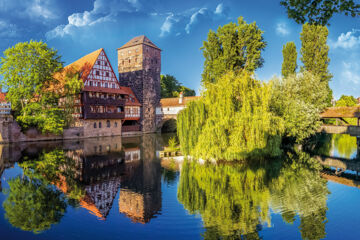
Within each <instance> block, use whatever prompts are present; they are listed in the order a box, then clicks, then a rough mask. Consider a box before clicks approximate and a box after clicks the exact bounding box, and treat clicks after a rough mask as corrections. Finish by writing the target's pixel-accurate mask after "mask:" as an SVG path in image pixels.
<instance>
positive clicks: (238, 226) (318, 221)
mask: <svg viewBox="0 0 360 240" xmlns="http://www.w3.org/2000/svg"><path fill="white" fill-rule="evenodd" d="M320 168H321V166H320V165H319V163H318V162H316V160H314V159H312V158H310V156H309V154H307V153H304V152H297V151H295V152H294V151H293V152H292V153H287V154H286V157H285V159H284V160H283V161H270V160H269V162H268V163H267V164H258V165H255V166H253V165H248V164H242V165H235V164H234V165H222V164H218V165H213V164H206V165H201V164H199V163H196V162H187V161H185V162H184V163H183V166H182V170H181V175H180V183H179V188H178V199H179V201H180V202H181V203H182V204H183V205H184V207H185V208H186V209H187V210H188V211H189V212H190V213H192V214H194V213H199V214H201V216H202V219H203V222H204V227H205V228H206V231H205V233H204V235H203V236H204V238H205V239H259V238H260V236H259V234H258V231H260V230H261V227H262V224H264V223H268V224H270V217H269V208H270V206H271V208H272V209H273V210H274V212H275V213H281V215H282V218H283V220H284V221H285V222H287V223H293V222H294V221H295V219H296V216H299V218H300V232H301V235H302V237H303V239H320V238H324V237H325V234H326V233H325V224H326V222H327V220H326V211H327V206H326V201H327V196H328V194H329V191H328V189H327V185H326V180H324V179H322V178H321V176H320V174H319V171H320ZM270 204H271V205H270Z"/></svg>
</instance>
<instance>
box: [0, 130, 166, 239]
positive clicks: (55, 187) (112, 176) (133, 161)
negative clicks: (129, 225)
mask: <svg viewBox="0 0 360 240" xmlns="http://www.w3.org/2000/svg"><path fill="white" fill-rule="evenodd" d="M159 144H160V146H161V145H162V144H163V143H162V142H161V138H160V140H159V137H156V136H154V135H146V136H143V137H133V138H123V139H121V138H116V137H114V138H102V139H87V140H85V141H77V142H64V143H61V142H50V143H41V144H22V145H18V146H16V149H14V146H10V145H8V146H4V149H1V150H2V151H1V152H2V153H3V154H4V156H3V157H2V158H1V161H2V162H1V164H0V171H1V172H0V173H1V174H2V172H3V171H4V169H6V168H7V167H10V166H13V163H14V162H16V161H18V162H19V166H20V167H21V169H22V174H21V175H19V176H17V177H15V178H12V179H10V180H8V181H7V182H8V185H9V188H8V189H6V190H5V191H4V192H5V194H6V195H7V198H6V200H5V201H4V203H3V208H4V210H5V217H6V219H8V221H9V222H10V223H11V224H12V225H13V226H14V227H17V228H20V229H22V230H26V231H33V232H34V233H38V232H41V231H44V230H46V229H49V228H50V227H51V225H52V224H55V223H58V222H59V221H60V219H61V218H62V216H63V215H64V213H65V212H66V206H67V205H70V206H73V207H82V208H85V209H87V210H88V211H89V213H91V214H93V215H95V216H97V217H98V219H99V220H105V219H106V218H107V216H108V214H109V212H110V210H111V209H112V207H113V204H114V202H115V201H114V200H115V197H116V196H117V194H118V193H119V199H118V205H119V212H120V214H124V215H126V216H127V217H128V218H130V219H131V220H132V221H133V222H140V223H147V222H149V221H150V219H151V218H153V217H155V215H156V214H158V213H159V211H160V210H161V202H162V201H161V172H162V171H161V165H160V161H159V160H158V159H157V158H156V148H157V147H159ZM14 152H17V153H18V154H15V155H14V154H13V153H14ZM11 154H13V156H10V155H11ZM10 162H11V163H12V164H9V163H10ZM24 213H25V214H24Z"/></svg>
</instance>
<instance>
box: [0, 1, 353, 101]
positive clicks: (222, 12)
mask: <svg viewBox="0 0 360 240" xmlns="http://www.w3.org/2000/svg"><path fill="white" fill-rule="evenodd" d="M279 1H280V0H252V1H247V0H223V1H221V0H206V1H205V0H197V1H195V0H193V1H191V0H182V1H173V0H86V1H85V0H76V1H75V0H72V1H69V0H26V1H21V0H0V40H1V41H0V51H1V52H3V51H4V50H5V49H6V48H8V47H10V46H12V45H14V44H16V43H17V42H21V41H29V40H30V39H34V40H43V41H45V42H46V43H47V44H48V45H49V46H50V47H53V48H55V49H57V50H58V51H59V54H60V55H61V56H62V61H63V62H64V63H65V64H69V63H71V62H73V61H75V60H76V59H78V58H80V57H82V56H83V55H85V54H87V53H90V52H92V51H94V50H96V49H98V48H105V51H106V53H107V55H108V57H109V58H110V61H111V64H112V65H113V67H114V70H115V69H117V60H116V59H117V58H116V57H117V53H116V49H117V48H119V47H121V46H122V45H123V44H125V43H126V42H127V41H128V40H130V39H131V38H132V37H134V36H138V35H146V36H147V37H149V38H150V39H151V40H152V41H153V42H154V43H155V44H156V45H157V46H159V47H160V48H161V49H162V50H163V51H162V73H163V74H171V75H174V76H175V77H176V78H177V79H178V80H179V81H180V82H182V83H183V84H184V85H185V86H188V87H190V88H193V89H196V90H197V91H198V90H199V89H200V80H201V73H202V68H203V62H204V59H203V56H202V52H201V50H200V47H201V46H202V43H203V41H204V40H206V37H207V33H208V31H209V29H213V30H216V29H217V27H218V26H219V25H224V24H226V23H228V22H230V21H236V20H237V18H238V17H239V16H243V17H244V19H245V21H247V22H248V23H250V22H253V21H256V23H257V24H258V26H259V27H260V29H262V30H263V31H264V38H265V40H266V42H267V44H268V45H267V47H266V49H265V51H264V52H263V57H264V59H265V64H264V66H263V67H262V68H261V69H259V70H257V72H256V75H257V78H258V79H260V80H263V81H268V80H269V79H271V78H272V77H273V76H274V75H278V76H279V75H280V72H281V63H282V53H281V50H282V46H283V45H284V44H285V43H286V42H288V41H294V42H295V43H296V46H297V49H298V52H300V46H301V43H300V39H299V34H300V32H301V25H299V24H296V23H295V22H294V21H293V20H291V19H288V18H287V15H286V12H285V9H284V8H283V7H281V6H280V5H279ZM330 24H331V26H330V27H329V32H330V33H329V38H328V44H329V45H330V53H329V56H330V59H331V63H330V71H331V73H332V74H333V76H334V77H333V79H332V81H331V83H330V87H331V88H332V89H333V91H334V96H335V98H339V97H340V96H341V94H348V95H349V94H350V95H354V96H355V97H358V96H360V91H359V90H360V18H351V17H346V16H343V15H335V16H334V17H333V18H332V19H331V21H330ZM298 55H299V58H300V54H298ZM298 64H299V65H301V62H300V60H299V61H298ZM198 92H199V91H198Z"/></svg>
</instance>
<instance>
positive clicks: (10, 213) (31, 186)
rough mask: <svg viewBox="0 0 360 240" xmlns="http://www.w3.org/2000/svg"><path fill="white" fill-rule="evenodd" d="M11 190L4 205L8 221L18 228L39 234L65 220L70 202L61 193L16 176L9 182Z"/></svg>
mask: <svg viewBox="0 0 360 240" xmlns="http://www.w3.org/2000/svg"><path fill="white" fill-rule="evenodd" d="M8 183H9V191H8V192H6V193H7V195H8V196H7V198H6V200H5V201H4V202H3V207H4V210H5V218H6V219H7V220H8V221H9V222H10V223H11V225H13V226H14V227H17V228H20V229H21V230H24V231H32V232H34V233H39V232H41V231H44V230H47V229H49V228H50V227H51V225H53V224H56V223H58V222H59V221H60V219H61V218H62V217H63V215H64V213H65V210H66V203H65V200H64V197H63V195H62V194H61V192H60V191H58V190H56V189H55V188H54V187H53V186H51V185H48V184H45V183H44V182H42V181H40V180H38V179H33V178H28V177H20V176H18V177H16V178H14V179H11V180H9V181H8Z"/></svg>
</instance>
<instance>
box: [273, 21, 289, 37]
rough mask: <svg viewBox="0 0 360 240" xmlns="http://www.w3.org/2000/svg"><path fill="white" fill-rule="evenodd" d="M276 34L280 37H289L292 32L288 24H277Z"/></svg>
mask: <svg viewBox="0 0 360 240" xmlns="http://www.w3.org/2000/svg"><path fill="white" fill-rule="evenodd" d="M276 33H277V34H278V35H280V36H287V35H289V34H290V30H289V28H288V26H287V24H286V23H283V22H282V23H277V24H276Z"/></svg>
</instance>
